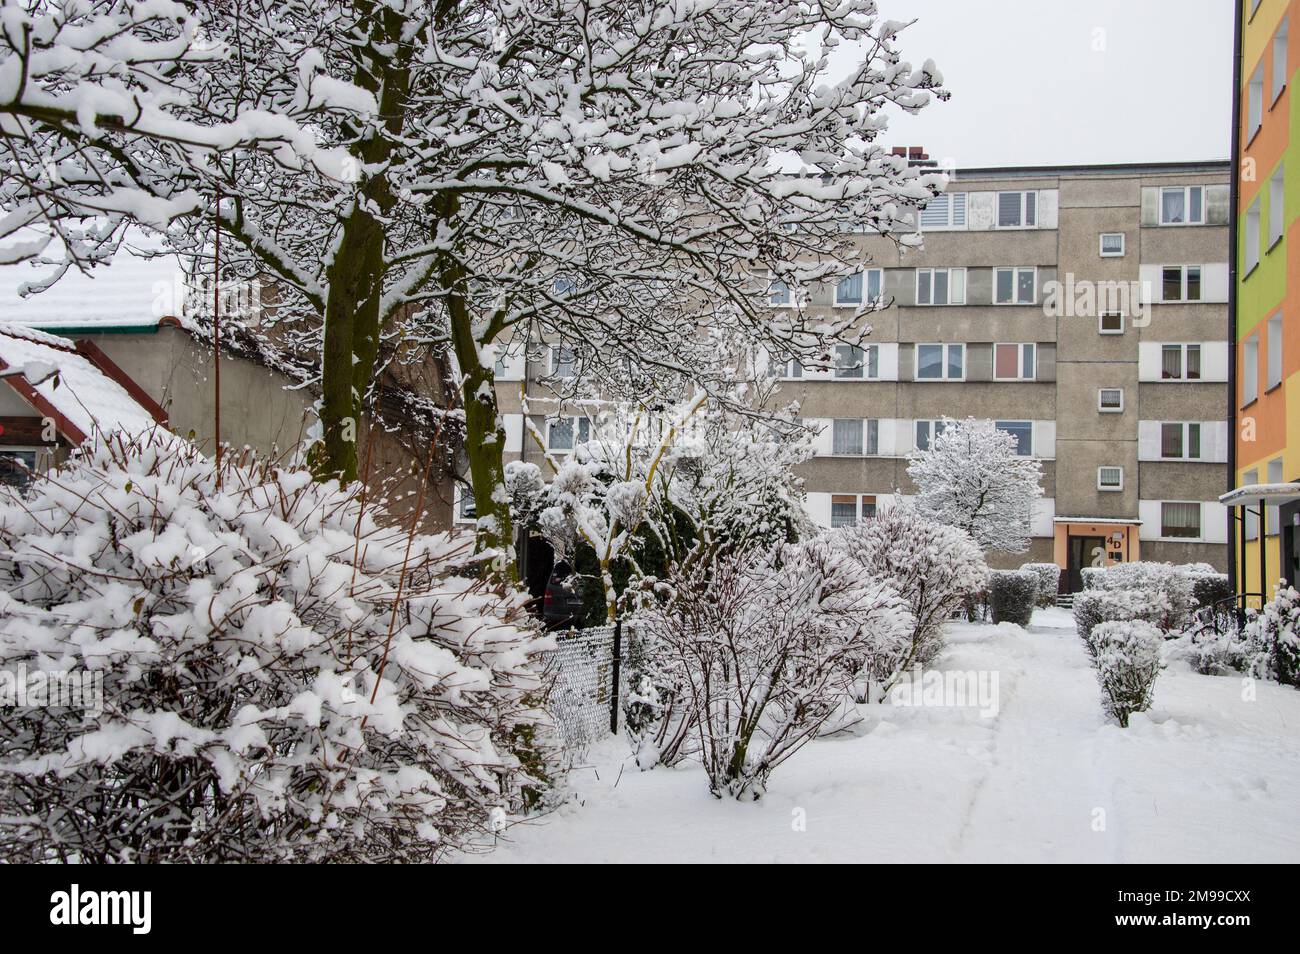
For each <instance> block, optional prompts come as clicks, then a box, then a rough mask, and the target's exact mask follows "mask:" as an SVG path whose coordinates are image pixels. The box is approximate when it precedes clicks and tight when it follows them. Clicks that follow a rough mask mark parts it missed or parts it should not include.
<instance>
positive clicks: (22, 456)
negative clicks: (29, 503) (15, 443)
mask: <svg viewBox="0 0 1300 954" xmlns="http://www.w3.org/2000/svg"><path fill="white" fill-rule="evenodd" d="M35 472H36V451H35V450H34V449H33V450H27V449H20V448H16V447H5V448H3V449H0V484H3V485H5V486H8V487H17V488H18V489H19V490H25V489H26V488H27V485H28V484H30V483H31V482H32V475H33V474H34V473H35Z"/></svg>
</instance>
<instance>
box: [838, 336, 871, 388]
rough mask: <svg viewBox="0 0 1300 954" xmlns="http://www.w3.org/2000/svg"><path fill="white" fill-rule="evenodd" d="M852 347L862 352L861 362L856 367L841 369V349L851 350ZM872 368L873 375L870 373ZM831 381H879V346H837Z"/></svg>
mask: <svg viewBox="0 0 1300 954" xmlns="http://www.w3.org/2000/svg"><path fill="white" fill-rule="evenodd" d="M854 347H857V349H858V350H859V351H861V352H862V362H861V363H860V364H858V365H857V366H856V367H841V365H840V354H841V349H851V348H854ZM873 367H874V368H875V372H876V373H875V374H872V373H871V369H872V368H873ZM855 372H856V373H855ZM831 379H832V380H834V381H879V380H880V345H878V344H864V345H856V346H855V345H846V344H837V345H836V346H835V360H834V363H833V364H832V367H831Z"/></svg>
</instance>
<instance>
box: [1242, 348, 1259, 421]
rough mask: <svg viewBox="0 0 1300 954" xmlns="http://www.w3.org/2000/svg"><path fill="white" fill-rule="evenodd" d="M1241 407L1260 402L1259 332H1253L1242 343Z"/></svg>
mask: <svg viewBox="0 0 1300 954" xmlns="http://www.w3.org/2000/svg"><path fill="white" fill-rule="evenodd" d="M1241 345H1242V353H1241V406H1242V407H1246V406H1247V405H1249V404H1253V403H1254V402H1255V401H1257V400H1259V332H1258V331H1252V332H1251V333H1250V335H1249V336H1248V337H1246V338H1245V339H1244V340H1243V341H1242V342H1241Z"/></svg>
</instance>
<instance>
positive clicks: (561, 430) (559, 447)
mask: <svg viewBox="0 0 1300 954" xmlns="http://www.w3.org/2000/svg"><path fill="white" fill-rule="evenodd" d="M575 432H576V436H577V443H578V444H585V443H586V442H587V441H589V440H591V421H590V420H588V419H587V418H585V417H559V418H555V419H554V420H552V421H550V426H549V428H548V430H547V432H546V449H547V450H551V451H564V452H567V451H571V450H573V448H574V436H575Z"/></svg>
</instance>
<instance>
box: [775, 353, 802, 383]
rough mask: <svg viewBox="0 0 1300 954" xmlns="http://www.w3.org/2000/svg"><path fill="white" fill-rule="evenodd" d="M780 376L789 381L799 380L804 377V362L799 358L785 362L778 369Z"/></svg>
mask: <svg viewBox="0 0 1300 954" xmlns="http://www.w3.org/2000/svg"><path fill="white" fill-rule="evenodd" d="M778 371H779V373H780V376H781V377H782V378H785V379H787V380H790V379H798V378H802V377H803V362H801V361H800V360H799V359H798V358H791V359H790V360H789V361H786V362H784V363H783V364H782V365H781V366H780V367H779V369H778Z"/></svg>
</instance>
